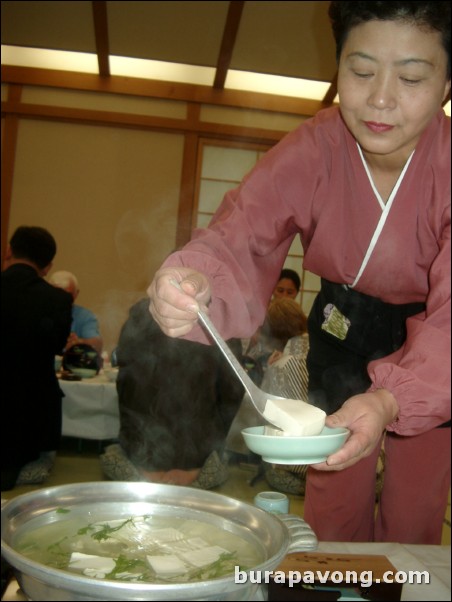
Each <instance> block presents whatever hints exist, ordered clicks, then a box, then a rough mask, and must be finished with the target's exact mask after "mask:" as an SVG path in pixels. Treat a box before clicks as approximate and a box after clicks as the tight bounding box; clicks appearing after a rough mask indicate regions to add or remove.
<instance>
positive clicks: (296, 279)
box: [278, 268, 301, 291]
mask: <svg viewBox="0 0 452 602" xmlns="http://www.w3.org/2000/svg"><path fill="white" fill-rule="evenodd" d="M283 278H286V279H287V280H292V282H293V283H294V285H295V288H296V289H297V291H299V290H300V286H301V280H300V276H299V275H298V274H297V272H295V270H290V269H289V268H284V269H283V270H281V274H280V275H279V278H278V282H279V281H280V280H282V279H283Z"/></svg>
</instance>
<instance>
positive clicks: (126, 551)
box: [17, 514, 262, 583]
mask: <svg viewBox="0 0 452 602" xmlns="http://www.w3.org/2000/svg"><path fill="white" fill-rule="evenodd" d="M85 516H86V514H85ZM58 533H59V537H58V539H57V538H56V537H55V536H56V535H57V534H58ZM52 534H54V536H52ZM52 537H53V539H52ZM17 543H18V548H21V551H22V553H24V555H26V556H28V557H29V558H32V559H33V560H37V561H38V562H41V563H43V564H45V565H47V566H50V567H53V568H57V569H62V570H66V571H70V572H71V573H73V572H77V573H80V574H84V575H87V576H91V577H94V578H99V579H102V578H104V579H108V580H115V581H127V582H140V583H143V582H146V583H186V582H192V581H201V580H202V581H204V580H207V579H218V578H221V577H225V576H227V575H231V574H233V573H234V569H235V566H238V565H240V566H255V565H256V564H257V563H258V562H260V561H261V560H262V557H261V556H260V553H259V552H258V549H259V547H257V549H256V546H253V545H252V544H251V543H249V542H248V541H247V540H246V539H243V538H241V537H240V536H238V535H234V534H233V533H232V532H229V531H227V530H224V529H222V528H220V527H216V526H214V525H212V524H208V523H203V522H202V521H197V520H193V519H185V518H168V517H166V518H164V517H158V516H157V517H155V516H152V515H138V514H137V515H136V516H129V517H127V518H121V519H112V518H109V519H105V518H104V519H103V520H102V519H101V520H99V521H96V522H90V523H88V524H86V523H85V524H84V525H83V524H82V525H80V516H79V517H76V516H72V517H71V518H70V519H68V520H67V519H62V520H61V521H57V522H56V523H51V524H47V525H42V526H41V527H38V528H37V529H35V530H33V531H29V532H26V533H24V536H23V537H22V538H19V539H18V541H17ZM211 546H213V547H214V548H218V547H219V548H223V549H224V550H227V551H226V552H225V553H221V552H220V551H218V552H217V553H219V554H220V555H219V556H218V557H217V558H216V559H215V560H214V561H213V562H210V563H209V564H206V565H204V566H200V565H199V564H198V565H197V566H196V564H197V563H195V562H193V561H192V557H191V552H192V551H193V552H195V551H204V549H205V550H206V556H205V558H206V560H208V559H209V558H208V556H209V552H208V550H211V549H212V548H211ZM231 550H233V551H231ZM76 552H77V553H79V554H78V558H77V559H75V556H74V553H76ZM210 553H211V552H210ZM155 554H156V555H157V556H159V555H160V556H163V557H164V556H168V557H169V558H173V557H174V559H175V562H176V563H177V562H179V563H180V560H182V562H183V564H184V565H185V567H186V571H185V572H182V573H179V574H174V572H173V573H172V574H171V570H170V571H169V572H168V573H167V574H165V570H163V571H159V572H156V571H154V567H153V566H151V564H150V562H149V560H148V558H147V557H148V556H149V555H150V556H149V557H150V558H151V557H152V555H155ZM90 555H92V556H93V558H94V561H93V565H90V564H89V563H90V559H89V557H90ZM80 556H86V558H83V559H82V560H80ZM201 557H202V554H201ZM198 558H199V556H198ZM102 559H105V561H106V562H105V563H104V565H105V566H106V567H108V565H109V563H110V564H111V562H112V561H114V569H113V570H112V569H111V567H109V568H107V570H105V571H104V570H103V569H102V568H99V562H100V567H102V566H103V564H102ZM178 559H179V560H178ZM80 562H82V566H78V567H77V568H76V567H75V566H74V567H72V566H71V563H74V564H79V565H80ZM169 562H170V563H171V560H170V561H169ZM85 567H86V568H85ZM242 570H243V569H242ZM245 570H246V569H245ZM96 571H97V572H96ZM102 573H103V574H102Z"/></svg>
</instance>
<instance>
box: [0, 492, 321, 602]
mask: <svg viewBox="0 0 452 602" xmlns="http://www.w3.org/2000/svg"><path fill="white" fill-rule="evenodd" d="M80 505H83V507H84V506H87V507H88V508H91V509H92V508H99V509H103V510H105V509H106V508H108V509H109V510H110V511H111V510H112V509H114V511H115V512H117V514H118V516H130V515H134V514H136V513H137V512H139V513H142V514H152V513H154V514H155V513H157V514H159V515H160V514H162V515H164V516H170V517H171V516H174V517H176V516H177V517H179V518H181V517H182V518H187V519H190V518H194V517H196V519H197V520H202V521H205V522H207V523H210V524H214V525H215V526H220V527H221V528H222V529H225V530H229V531H231V532H232V533H235V534H236V535H239V536H240V537H242V538H244V539H245V540H247V541H248V542H250V543H252V544H253V545H254V546H257V547H258V549H260V552H261V556H260V557H261V558H263V561H262V562H261V563H260V564H259V565H256V566H255V567H253V568H252V569H251V571H253V572H254V574H256V573H255V571H262V575H264V574H265V573H264V571H271V570H274V569H275V568H276V567H277V566H278V565H279V564H280V562H281V561H282V559H283V558H284V556H285V555H286V554H287V553H289V552H295V551H303V550H312V549H315V547H316V546H317V540H316V538H315V535H314V534H313V533H312V531H311V530H310V529H309V527H308V526H307V525H306V523H305V522H304V521H303V520H302V519H301V518H299V517H294V516H292V515H281V516H280V517H277V516H276V515H273V514H270V513H267V512H265V511H263V510H260V509H258V508H256V507H254V506H252V505H250V504H246V503H243V502H240V501H238V500H235V499H233V498H229V497H226V496H223V495H219V494H217V493H213V492H209V491H203V490H200V489H194V488H190V487H177V486H174V485H157V484H152V483H125V482H124V483H123V482H94V483H76V484H71V485H63V486H59V487H50V488H47V489H40V490H38V491H34V492H32V493H27V494H24V495H21V496H18V497H16V498H14V499H12V500H11V501H9V502H7V503H6V505H5V506H4V507H3V509H2V541H1V546H2V555H3V557H4V558H5V559H6V560H7V561H8V562H9V563H10V564H11V565H12V566H13V567H14V569H15V572H16V576H17V580H18V582H19V585H20V586H21V588H22V590H23V592H24V593H25V595H26V596H28V597H29V598H30V599H31V600H61V601H62V600H123V601H124V600H250V599H253V597H254V596H255V595H256V594H257V589H258V588H259V587H260V586H259V584H258V583H255V582H254V583H251V582H250V581H249V580H248V581H247V582H246V583H235V581H234V575H230V576H227V577H222V578H218V579H210V580H206V581H198V582H191V583H171V584H168V585H167V584H164V585H162V584H151V583H130V582H119V581H110V580H104V579H95V578H90V577H85V576H83V575H80V574H72V573H69V572H68V571H62V570H59V569H53V568H50V567H47V566H45V565H43V564H40V563H38V562H35V561H32V560H30V559H29V558H27V557H25V556H23V555H22V554H21V553H20V552H18V551H16V550H15V549H14V539H15V535H17V533H19V532H22V533H23V531H24V530H26V529H27V525H29V524H30V521H33V523H34V524H35V523H36V520H39V522H40V523H41V522H42V523H43V524H45V523H46V521H52V522H53V521H55V520H64V518H65V515H64V513H61V512H55V511H56V510H57V509H58V510H60V509H74V508H77V506H80ZM59 517H61V518H59ZM88 522H89V521H88Z"/></svg>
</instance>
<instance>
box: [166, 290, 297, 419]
mask: <svg viewBox="0 0 452 602" xmlns="http://www.w3.org/2000/svg"><path fill="white" fill-rule="evenodd" d="M171 283H172V284H173V285H174V286H175V287H176V288H178V289H179V290H181V291H182V290H183V289H182V287H181V286H180V284H179V283H178V282H176V281H175V280H171ZM198 319H199V321H200V322H201V324H202V325H203V327H204V328H205V329H206V331H207V332H208V333H209V334H210V336H211V337H212V339H213V340H214V342H215V343H216V344H217V345H218V347H219V349H220V351H221V352H222V354H223V355H224V357H225V358H226V359H227V361H228V362H229V364H230V366H231V368H232V369H233V370H234V372H235V373H236V375H237V376H238V378H239V380H240V381H241V382H242V385H243V386H244V387H245V391H246V392H247V393H248V396H249V398H250V400H251V403H252V404H253V406H254V407H255V408H256V411H257V412H258V413H259V414H260V415H261V416H262V417H263V418H264V419H265V421H266V422H268V423H269V424H273V425H274V426H276V427H277V428H280V427H279V426H278V425H277V424H275V423H273V422H271V421H270V420H269V419H268V418H267V417H266V416H265V415H264V410H265V406H266V405H267V401H268V400H269V399H270V400H272V401H284V400H285V399H286V398H285V397H278V396H277V395H271V394H270V393H266V392H265V391H262V389H259V387H258V386H256V385H255V384H254V383H253V381H252V380H251V378H250V377H249V376H248V374H247V373H246V370H245V369H244V368H243V366H242V365H241V363H240V362H239V361H238V359H237V358H236V357H235V355H234V354H233V353H232V351H231V349H230V348H229V346H228V345H227V343H226V341H225V340H224V339H223V337H222V336H221V335H220V333H219V332H218V330H217V329H216V328H215V326H214V325H213V324H212V322H211V320H210V318H209V317H208V316H207V314H206V313H205V312H203V311H202V310H201V309H199V310H198Z"/></svg>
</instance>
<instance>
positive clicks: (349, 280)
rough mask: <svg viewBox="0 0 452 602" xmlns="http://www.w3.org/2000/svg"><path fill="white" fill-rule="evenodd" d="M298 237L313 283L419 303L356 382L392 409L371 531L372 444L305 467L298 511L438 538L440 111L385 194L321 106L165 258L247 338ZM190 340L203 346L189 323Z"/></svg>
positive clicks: (446, 468) (359, 528)
mask: <svg viewBox="0 0 452 602" xmlns="http://www.w3.org/2000/svg"><path fill="white" fill-rule="evenodd" d="M297 234H299V235H300V237H301V241H302V245H303V249H304V253H305V257H304V268H305V269H307V270H309V271H311V272H313V273H315V274H318V275H319V276H321V277H322V278H323V279H325V280H327V281H329V282H331V283H337V284H338V285H346V287H349V288H350V290H353V291H357V292H358V293H362V294H364V295H368V296H371V297H374V298H376V299H378V300H381V301H383V302H385V303H387V304H393V305H400V304H413V303H420V304H424V305H423V306H422V307H423V311H421V312H420V313H416V314H415V315H412V316H411V317H409V318H408V319H407V320H406V340H405V342H404V343H403V344H402V346H401V347H400V348H398V349H397V350H396V351H394V352H392V353H390V354H389V355H385V356H384V357H380V358H379V359H376V360H375V361H372V362H370V363H369V365H368V366H367V372H368V378H369V388H371V389H372V388H386V389H388V390H389V391H391V393H392V394H393V395H394V397H395V398H396V400H397V402H398V405H399V408H400V411H399V414H398V416H397V419H396V420H395V421H394V422H393V423H392V424H390V425H388V427H387V431H388V432H389V433H393V435H392V436H390V437H386V441H385V449H386V457H387V466H386V471H385V486H384V492H383V495H382V499H381V508H380V510H381V518H379V519H378V520H377V524H376V527H375V531H374V520H373V514H374V503H375V470H374V467H375V463H376V458H377V456H378V449H376V451H375V454H374V455H373V456H372V457H370V458H366V459H364V460H362V461H361V462H359V463H358V464H357V465H356V466H354V467H351V468H350V469H346V470H344V471H341V472H338V473H332V472H331V473H330V472H328V473H318V472H316V471H315V470H313V469H311V470H310V478H309V482H308V487H307V493H306V506H305V510H306V513H305V518H306V520H307V521H308V522H310V523H311V526H312V527H313V528H314V530H315V531H316V533H317V535H318V536H319V538H320V539H330V540H355V541H364V540H372V539H375V540H397V541H406V542H410V541H413V542H416V543H439V542H438V537H439V538H440V537H441V526H442V519H443V517H444V510H445V505H446V503H447V492H448V489H449V479H450V476H449V475H450V452H449V447H447V451H446V445H447V446H449V443H450V428H436V427H440V425H443V424H444V423H445V422H446V421H448V420H450V120H449V118H447V117H446V116H445V115H444V113H443V111H439V112H438V114H437V115H436V116H435V117H434V119H433V120H432V122H431V124H430V125H429V127H428V128H427V129H426V131H425V132H424V133H423V135H422V138H421V140H420V141H419V144H418V146H417V148H416V149H415V152H414V153H413V155H412V156H411V157H410V159H409V161H408V162H407V165H406V166H405V169H404V172H403V173H402V175H401V177H400V178H399V181H398V183H397V185H396V187H395V189H394V191H393V193H392V195H391V197H390V199H388V201H387V202H386V203H384V202H383V200H382V199H381V198H379V195H378V193H377V192H376V190H374V187H373V183H372V180H371V177H370V175H369V174H368V173H367V166H366V165H365V161H364V159H363V157H362V155H361V151H360V149H359V147H358V145H357V143H356V141H355V140H354V138H353V137H352V136H351V134H350V132H349V131H348V129H347V128H346V126H345V124H344V123H343V121H342V119H341V116H340V112H339V110H338V109H337V108H332V109H327V110H325V111H321V112H320V113H318V114H317V115H316V116H315V117H314V118H313V119H311V120H308V121H307V122H305V123H303V124H302V125H301V126H300V127H299V128H297V129H296V130H295V131H294V132H292V133H290V134H289V135H287V136H286V137H285V138H284V139H283V140H282V141H281V142H280V143H279V144H278V145H277V146H275V147H274V148H273V149H272V150H270V151H269V152H268V153H267V154H266V155H265V156H264V157H263V159H262V160H261V161H260V162H259V163H258V164H257V165H256V167H255V168H254V169H253V170H252V171H251V172H250V173H249V174H248V175H247V176H246V177H245V179H244V181H243V182H242V184H241V185H240V187H239V188H237V189H236V190H234V191H231V192H229V193H227V194H226V196H225V198H224V200H223V203H222V205H221V206H220V208H219V210H218V211H217V213H216V214H215V216H214V218H213V219H212V222H211V224H210V226H209V228H208V229H206V230H198V231H195V233H194V236H193V238H192V240H191V242H190V243H189V244H188V245H186V247H185V248H184V249H183V250H182V251H181V252H178V253H175V254H174V255H172V256H170V257H169V258H168V259H167V261H166V262H165V265H166V266H174V265H177V266H180V265H185V266H189V267H192V268H195V269H197V270H199V271H201V272H203V273H205V274H206V275H207V276H208V277H209V279H210V283H211V287H212V302H211V305H210V308H209V311H210V315H211V318H212V320H213V322H214V323H215V324H216V325H217V328H218V329H219V330H220V332H221V333H222V334H223V336H224V337H225V338H231V337H246V336H250V335H251V334H252V333H253V332H255V330H256V328H257V327H258V326H259V325H260V324H261V323H262V322H263V319H264V315H265V311H266V307H267V303H268V301H269V298H270V296H271V292H272V290H273V287H274V285H275V283H276V281H277V279H278V275H279V273H280V270H281V267H282V265H283V263H284V260H285V258H286V255H287V252H288V249H289V247H290V245H291V243H292V241H293V238H294V237H295V236H296V235H297ZM190 338H192V339H194V340H199V341H204V342H207V339H206V338H205V335H204V333H203V332H202V331H201V330H200V328H199V327H197V328H196V329H194V330H193V331H192V333H191V334H190ZM404 450H405V451H404ZM426 450H428V451H427V453H426ZM429 453H431V457H430V456H429V455H428V454H429ZM393 466H395V468H394V469H393V468H392V467H393ZM427 491H428V493H426V492H427ZM413 498H414V499H413ZM386 500H387V501H386ZM390 516H392V517H393V518H392V519H391V517H390ZM395 516H396V517H397V519H396V520H395V519H394V517H395ZM402 522H403V523H404V524H403V526H402V527H400V523H402ZM413 525H414V526H413Z"/></svg>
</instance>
